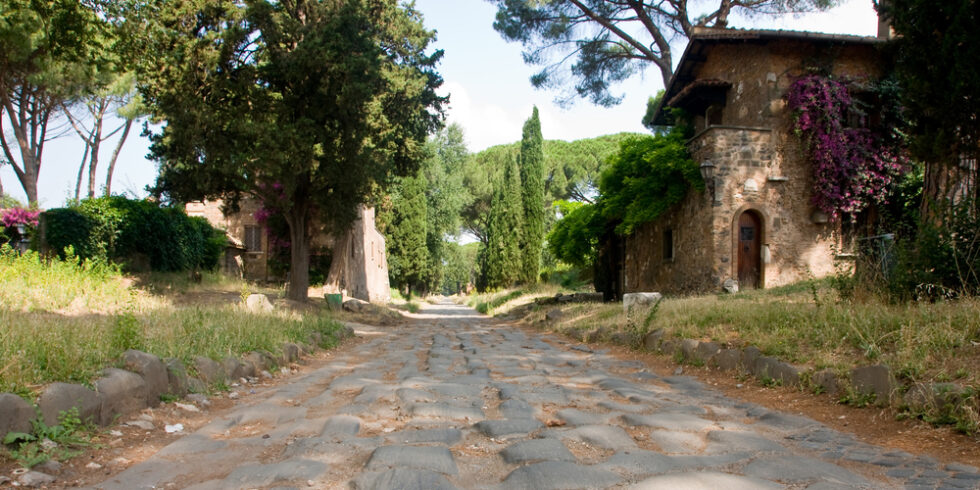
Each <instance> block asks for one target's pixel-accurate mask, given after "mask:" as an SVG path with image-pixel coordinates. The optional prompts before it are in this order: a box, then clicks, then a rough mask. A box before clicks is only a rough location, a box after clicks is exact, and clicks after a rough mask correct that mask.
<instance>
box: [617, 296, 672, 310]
mask: <svg viewBox="0 0 980 490" xmlns="http://www.w3.org/2000/svg"><path fill="white" fill-rule="evenodd" d="M663 297H664V296H663V295H662V294H660V293H626V294H624V295H623V313H627V314H628V313H629V312H630V310H634V311H635V310H637V309H640V308H650V307H652V306H653V305H655V304H657V303H659V302H660V300H661V299H663Z"/></svg>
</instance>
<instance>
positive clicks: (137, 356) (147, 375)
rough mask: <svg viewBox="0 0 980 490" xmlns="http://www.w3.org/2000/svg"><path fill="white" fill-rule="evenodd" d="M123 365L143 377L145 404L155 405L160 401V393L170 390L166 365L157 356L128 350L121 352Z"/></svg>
mask: <svg viewBox="0 0 980 490" xmlns="http://www.w3.org/2000/svg"><path fill="white" fill-rule="evenodd" d="M122 361H123V366H124V367H125V368H126V369H127V370H128V371H132V372H134V373H136V374H139V375H140V376H142V377H143V381H144V382H145V383H146V404H147V405H148V406H151V407H155V406H157V405H158V404H159V403H160V395H162V394H164V393H167V392H169V391H170V379H169V377H168V376H167V366H166V365H165V364H164V363H163V361H161V360H160V358H159V357H157V356H154V355H153V354H147V353H146V352H142V351H138V350H128V351H126V352H123V354H122Z"/></svg>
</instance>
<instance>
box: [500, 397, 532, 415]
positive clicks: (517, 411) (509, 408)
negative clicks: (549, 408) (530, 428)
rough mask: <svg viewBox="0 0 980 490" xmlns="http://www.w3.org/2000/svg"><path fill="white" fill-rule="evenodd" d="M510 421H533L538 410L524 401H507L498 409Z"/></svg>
mask: <svg viewBox="0 0 980 490" xmlns="http://www.w3.org/2000/svg"><path fill="white" fill-rule="evenodd" d="M497 409H498V410H500V413H502V414H503V415H504V417H506V418H508V419H533V418H534V416H535V415H537V412H538V411H537V410H536V409H535V408H534V407H532V406H531V404H530V403H528V402H526V401H524V400H515V399H511V400H506V401H504V402H502V403H501V404H500V406H499V407H497Z"/></svg>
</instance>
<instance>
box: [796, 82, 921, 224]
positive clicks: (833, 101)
mask: <svg viewBox="0 0 980 490" xmlns="http://www.w3.org/2000/svg"><path fill="white" fill-rule="evenodd" d="M786 98H787V101H788V104H789V107H790V109H791V110H793V111H794V114H795V116H796V117H795V119H796V120H795V123H794V126H793V128H794V129H795V130H796V132H797V133H798V134H800V135H801V137H802V138H803V143H804V146H805V149H806V151H807V153H808V157H809V159H810V161H811V162H812V163H813V177H814V196H813V204H814V205H815V206H816V207H817V208H818V209H820V210H821V211H823V212H825V213H827V214H829V215H830V216H832V217H834V218H837V217H839V216H841V215H842V214H846V215H850V216H851V218H852V219H853V218H854V216H856V215H857V214H858V213H860V212H861V211H863V210H864V209H865V208H867V207H868V206H869V205H871V204H874V203H884V200H885V196H886V195H887V193H888V187H889V186H890V185H891V183H892V181H893V180H894V179H895V177H897V176H898V174H899V173H900V172H901V170H902V169H903V168H904V167H905V166H906V164H907V161H908V160H907V157H906V156H905V151H904V149H903V148H898V147H895V145H894V144H889V143H887V141H888V140H887V139H885V138H882V137H881V134H880V133H877V132H875V131H872V130H871V129H867V128H849V127H846V125H845V121H846V120H847V111H848V108H849V107H850V106H851V104H852V102H853V101H852V99H851V94H850V92H849V91H848V88H847V85H845V84H844V83H842V82H840V81H837V80H832V79H830V78H827V77H824V76H819V75H807V76H805V77H802V78H800V79H799V80H797V81H796V82H794V83H793V85H792V86H790V89H789V92H788V93H787V94H786Z"/></svg>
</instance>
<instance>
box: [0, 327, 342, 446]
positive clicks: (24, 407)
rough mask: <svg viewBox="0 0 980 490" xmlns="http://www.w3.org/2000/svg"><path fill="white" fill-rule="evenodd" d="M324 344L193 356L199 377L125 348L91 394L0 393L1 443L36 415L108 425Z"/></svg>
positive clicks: (82, 390)
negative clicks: (29, 396)
mask: <svg viewBox="0 0 980 490" xmlns="http://www.w3.org/2000/svg"><path fill="white" fill-rule="evenodd" d="M353 336H354V329H353V328H351V327H350V326H349V325H344V326H343V327H342V328H341V329H340V330H339V331H338V333H337V340H344V339H347V338H350V337H353ZM323 340H324V338H323V335H322V334H320V333H319V332H315V333H313V334H311V335H310V338H309V339H308V340H307V342H306V343H302V344H296V343H292V342H284V343H283V345H282V346H281V347H280V349H279V350H280V355H279V356H273V355H272V354H269V353H268V352H256V351H253V352H249V353H248V354H245V355H244V356H242V358H241V359H237V358H234V357H228V358H225V359H224V360H223V361H221V362H217V361H214V360H212V359H208V358H205V357H197V358H195V359H194V361H195V362H194V367H195V369H197V374H198V377H193V376H190V375H188V374H187V368H186V367H185V366H184V363H183V362H181V361H180V360H179V359H160V358H159V357H157V356H155V355H153V354H149V353H146V352H142V351H138V350H128V351H126V352H124V353H123V354H121V355H120V364H121V365H122V367H123V369H117V368H106V369H105V370H104V371H103V372H102V376H100V377H99V378H98V379H96V380H95V381H94V382H93V383H92V385H93V386H94V388H95V389H94V390H93V389H90V388H88V387H85V386H82V385H79V384H70V383H60V382H56V383H51V384H50V385H48V386H46V387H45V388H44V390H43V391H42V392H41V394H40V395H39V396H38V399H37V402H36V403H35V404H32V403H30V402H28V401H27V400H24V399H23V398H21V397H20V396H17V395H15V394H12V393H0V440H2V439H3V438H4V437H5V436H6V435H7V433H8V432H30V430H31V421H33V420H34V419H36V418H38V416H40V417H41V420H42V421H43V422H44V423H45V424H46V425H48V426H52V425H55V424H57V422H58V414H60V413H61V412H66V411H68V410H71V409H72V408H77V409H78V414H79V418H81V419H82V421H83V422H91V423H95V424H98V425H101V426H107V425H110V424H112V423H113V422H114V421H115V420H116V419H118V418H121V417H126V416H128V415H131V414H134V413H136V412H139V411H140V410H143V409H144V408H147V407H152V406H156V405H159V403H160V396H161V395H164V394H171V395H175V396H178V397H184V396H186V395H187V394H188V393H194V392H202V391H206V390H207V387H208V386H209V385H213V384H215V383H218V382H223V381H225V380H226V379H228V378H229V377H231V379H239V378H247V377H255V376H257V375H258V374H260V373H262V372H263V371H265V372H268V371H269V370H272V369H273V368H274V367H276V366H281V365H285V364H288V363H290V362H296V361H299V360H300V359H302V357H303V356H304V355H308V354H310V353H313V352H315V351H316V350H318V349H320V347H319V344H320V343H322V342H323ZM202 368H203V369H202ZM205 370H206V371H207V373H205V372H203V371H205ZM202 378H203V379H202Z"/></svg>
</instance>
